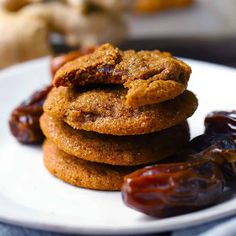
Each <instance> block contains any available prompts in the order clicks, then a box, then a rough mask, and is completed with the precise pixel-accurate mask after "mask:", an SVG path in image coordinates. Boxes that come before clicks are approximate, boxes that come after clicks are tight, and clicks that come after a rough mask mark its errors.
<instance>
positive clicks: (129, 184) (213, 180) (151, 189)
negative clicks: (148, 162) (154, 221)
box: [122, 159, 224, 218]
mask: <svg viewBox="0 0 236 236" xmlns="http://www.w3.org/2000/svg"><path fill="white" fill-rule="evenodd" d="M223 187H224V178H223V176H222V172H221V170H220V169H219V167H218V165H216V164H215V163H214V162H212V161H210V160H204V159H199V160H197V161H192V162H186V163H174V164H160V165H153V166H148V167H145V168H143V169H140V170H138V171H135V172H133V173H132V174H130V175H128V176H126V177H125V182H124V184H123V187H122V197H123V201H124V203H125V204H126V205H127V206H128V207H131V208H133V209H136V210H138V211H141V212H143V213H145V214H147V215H150V216H154V217H160V218H162V217H168V216H173V215H179V214H183V213H187V212H191V211H194V210H197V209H201V208H203V207H206V206H209V205H211V204H214V203H215V202H216V201H217V200H219V198H220V196H221V194H222V192H223Z"/></svg>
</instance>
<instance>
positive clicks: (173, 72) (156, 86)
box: [53, 44, 191, 107]
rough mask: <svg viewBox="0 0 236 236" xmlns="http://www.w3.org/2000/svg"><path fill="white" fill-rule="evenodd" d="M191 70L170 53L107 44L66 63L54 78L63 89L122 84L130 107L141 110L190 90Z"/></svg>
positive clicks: (57, 85)
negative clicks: (65, 87)
mask: <svg viewBox="0 0 236 236" xmlns="http://www.w3.org/2000/svg"><path fill="white" fill-rule="evenodd" d="M190 74H191V68H190V67H189V66H188V65H187V64H185V63H184V62H182V61H181V60H178V59H176V58H174V57H172V55H171V54H170V53H167V52H160V51H159V50H153V51H138V52H136V51H134V50H127V51H121V50H119V49H118V48H115V47H113V46H112V45H110V44H103V45H101V46H100V47H98V48H97V49H96V50H95V51H94V52H93V53H91V54H89V55H85V56H82V57H80V58H78V59H75V60H73V61H71V62H68V63H67V64H65V65H64V66H63V67H62V68H60V69H59V70H58V71H57V73H56V74H55V77H54V79H53V84H54V86H56V87H59V86H68V87H74V86H77V87H78V86H83V85H85V84H101V83H104V84H122V85H123V86H124V87H125V88H127V94H126V103H125V104H126V105H127V106H130V107H139V106H143V105H147V104H155V103H160V102H163V101H166V100H169V99H173V98H175V97H176V96H178V95H179V94H181V93H183V91H184V90H185V89H186V87H187V83H188V80H189V77H190Z"/></svg>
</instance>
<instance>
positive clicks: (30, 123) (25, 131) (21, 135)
mask: <svg viewBox="0 0 236 236" xmlns="http://www.w3.org/2000/svg"><path fill="white" fill-rule="evenodd" d="M51 88H52V87H51V86H47V87H45V88H43V89H42V90H39V91H36V92H35V93H34V94H33V95H32V96H31V97H30V98H29V99H28V100H26V101H24V102H23V103H21V104H20V106H18V107H16V108H15V109H14V110H13V112H12V113H11V116H10V119H9V127H10V131H11V133H12V135H13V136H14V137H16V139H17V140H18V141H19V142H21V143H24V144H32V143H40V142H42V141H43V139H44V135H43V133H42V131H41V129H40V125H39V118H40V116H41V115H42V113H43V104H44V101H45V99H46V97H47V94H48V93H49V91H50V90H51Z"/></svg>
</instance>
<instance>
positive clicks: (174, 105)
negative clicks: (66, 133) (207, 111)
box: [44, 87, 197, 136]
mask: <svg viewBox="0 0 236 236" xmlns="http://www.w3.org/2000/svg"><path fill="white" fill-rule="evenodd" d="M196 108H197V99H196V97H195V95H194V94H193V93H191V92H189V91H185V92H184V93H183V94H181V95H179V96H178V97H176V98H175V99H172V100H169V101H166V102H162V103H159V104H152V105H146V106H142V107H138V108H135V109H134V108H129V107H127V106H126V105H125V89H124V88H122V87H118V88H110V87H108V88H97V89H91V90H73V89H71V88H66V87H59V88H54V89H53V90H52V91H51V92H50V94H49V95H48V97H47V99H46V101H45V104H44V111H45V112H46V113H47V114H49V115H50V116H52V117H55V118H56V119H59V120H63V121H65V122H66V123H67V124H69V125H70V126H71V127H73V128H75V129H82V130H86V131H94V132H98V133H103V134H112V135H120V136H121V135H138V134H146V133H151V132H157V131H160V130H163V129H166V128H169V127H172V126H174V125H177V124H179V123H181V122H183V121H184V120H186V119H187V118H188V117H190V116H191V115H192V114H193V113H194V111H195V110H196Z"/></svg>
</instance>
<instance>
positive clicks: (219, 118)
mask: <svg viewBox="0 0 236 236" xmlns="http://www.w3.org/2000/svg"><path fill="white" fill-rule="evenodd" d="M204 124H205V133H206V134H208V135H215V134H225V135H230V136H233V137H234V138H235V139H236V111H214V112H211V113H209V114H208V115H207V116H206V118H205V121H204Z"/></svg>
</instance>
